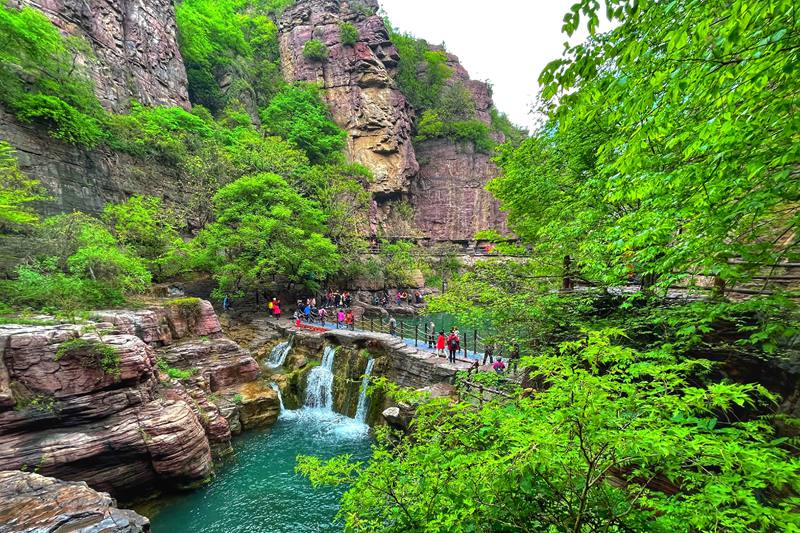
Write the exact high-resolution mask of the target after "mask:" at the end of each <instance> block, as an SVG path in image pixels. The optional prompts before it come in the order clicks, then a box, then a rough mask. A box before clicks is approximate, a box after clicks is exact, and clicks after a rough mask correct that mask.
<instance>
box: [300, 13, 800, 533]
mask: <svg viewBox="0 0 800 533" xmlns="http://www.w3.org/2000/svg"><path fill="white" fill-rule="evenodd" d="M606 5H607V7H608V10H607V14H608V16H609V17H611V18H613V19H615V20H617V21H618V25H617V26H616V28H615V29H613V30H611V31H609V32H608V33H606V34H597V33H596V32H595V29H596V27H597V21H598V19H599V16H600V15H599V13H598V9H599V6H598V4H597V3H596V2H591V1H588V0H587V1H582V2H579V3H577V4H576V5H575V7H574V8H573V9H572V10H571V11H570V13H569V14H568V15H567V16H566V18H565V26H564V29H565V31H566V32H567V33H570V34H571V33H573V32H574V31H575V30H576V29H577V28H578V26H579V24H580V22H581V21H584V20H585V21H587V25H588V27H589V29H590V32H591V37H590V38H589V39H588V40H587V42H585V43H582V44H580V45H577V46H575V47H572V48H570V49H568V50H567V52H566V55H565V57H564V58H562V59H560V60H557V61H555V62H553V63H551V64H550V65H549V66H548V67H547V68H546V69H545V71H544V72H543V73H542V76H541V81H542V83H543V87H544V89H543V92H542V106H543V110H544V111H545V112H546V113H547V117H548V118H547V121H546V123H545V124H544V125H543V126H542V128H541V129H540V130H539V131H537V132H536V133H535V135H534V136H533V137H532V138H531V139H529V140H525V141H524V142H523V143H522V144H521V145H520V146H519V147H513V146H505V147H503V148H501V151H500V154H499V156H498V157H497V162H498V164H499V165H500V166H501V168H502V169H503V175H502V176H501V177H500V178H498V179H496V180H495V181H494V182H492V183H491V184H490V190H491V191H492V192H493V193H494V194H495V195H496V196H497V197H498V198H499V199H500V200H501V202H502V203H503V206H504V208H505V209H506V210H507V211H508V212H509V221H510V223H511V225H512V228H513V230H514V231H515V233H516V234H517V235H518V236H519V237H520V239H521V242H520V244H519V245H515V246H514V247H508V246H507V245H503V244H501V243H498V248H497V249H498V250H503V247H504V246H506V247H507V248H506V249H507V250H508V251H513V252H514V253H515V254H518V255H528V256H529V258H530V260H520V261H514V262H511V261H502V260H497V259H495V260H488V261H486V262H484V263H482V264H478V265H477V266H476V267H475V269H473V270H471V271H470V272H467V273H465V274H463V275H462V276H460V277H459V278H458V279H457V280H455V281H453V282H452V283H450V286H449V290H448V292H447V294H446V295H444V296H443V297H442V298H439V299H437V300H435V301H434V302H433V303H432V305H431V310H439V311H448V312H451V313H455V314H457V315H458V316H459V318H460V320H461V322H462V323H466V324H487V323H488V324H490V325H491V329H492V330H493V331H494V332H495V334H494V335H493V339H490V340H493V341H495V342H496V343H497V344H498V346H499V347H501V348H502V349H503V350H504V351H505V352H506V353H508V351H509V350H510V349H511V348H512V344H513V343H514V342H518V343H519V346H520V350H521V352H522V355H523V358H522V362H521V366H522V367H524V368H526V370H525V372H524V373H523V377H522V384H521V387H525V389H524V390H520V391H519V393H518V395H517V396H515V397H514V398H512V399H511V400H502V399H500V400H498V401H495V402H491V403H489V404H488V405H483V406H477V405H472V404H470V403H468V402H461V403H451V402H447V401H430V402H424V401H423V402H422V403H420V405H419V406H418V411H417V418H416V419H415V422H414V425H413V426H412V428H411V434H410V435H401V434H394V435H391V436H390V435H388V434H387V432H383V433H380V434H379V436H378V441H379V445H378V446H377V448H376V450H375V455H374V457H373V460H372V462H370V463H369V464H368V465H364V464H353V463H350V462H348V461H346V460H345V459H342V458H338V459H336V460H334V461H331V462H329V463H327V464H326V463H321V462H319V461H316V460H308V459H303V458H301V460H300V462H299V470H300V471H302V472H303V473H305V474H306V475H308V476H309V478H310V479H311V480H312V482H314V483H323V482H325V483H330V482H333V483H340V482H344V483H352V486H351V488H350V489H349V491H348V492H347V493H346V495H345V497H344V499H343V508H342V511H341V515H340V516H341V517H342V518H343V519H344V521H345V522H346V524H347V527H348V528H350V529H352V530H358V531H431V530H447V531H481V530H508V531H573V532H578V531H669V532H673V531H687V532H688V531H794V530H796V529H797V528H798V527H800V523H799V522H798V515H797V508H798V505H799V504H800V501H798V498H797V494H798V492H799V491H800V485H799V484H798V479H800V476H798V474H799V473H800V462H798V459H797V456H798V448H797V445H798V440H797V437H796V435H797V434H798V427H800V424H798V420H797V419H796V418H793V417H794V416H796V414H797V411H796V405H795V404H793V403H792V400H791V399H789V401H788V402H787V403H786V404H785V405H784V406H781V402H782V401H783V399H781V398H779V397H778V396H777V395H776V394H775V393H774V392H771V391H768V390H767V388H766V387H765V386H764V385H768V386H770V387H773V390H774V389H781V387H785V383H784V382H783V381H782V379H781V378H782V377H785V376H786V373H787V369H796V368H797V352H796V335H797V334H798V332H799V331H800V330H799V329H798V323H799V322H800V320H799V318H800V316H799V315H798V309H797V297H798V294H797V292H796V290H792V289H791V286H790V285H789V286H787V285H786V284H782V283H780V282H781V281H782V280H780V279H777V280H776V279H775V276H772V273H774V272H775V271H776V270H777V269H780V268H782V266H781V265H785V264H787V263H795V262H797V261H798V259H800V249H799V248H798V240H797V233H798V225H800V218H799V217H798V215H799V214H800V209H799V208H798V193H800V191H799V190H798V183H799V182H798V180H797V164H798V161H799V160H800V157H798V156H800V153H798V147H797V143H796V136H797V127H796V126H797V120H796V114H797V113H796V109H795V107H796V93H797V68H798V67H797V65H798V64H800V62H798V59H800V58H799V57H798V50H800V46H798V43H799V42H800V33H799V32H798V29H797V25H796V23H795V20H796V18H797V12H796V10H797V6H796V5H794V3H792V2H790V1H779V2H757V3H755V4H754V3H752V2H744V1H734V2H701V1H694V0H688V1H685V2H624V1H616V0H610V1H608V2H606ZM423 118H424V117H423ZM777 278H780V276H777ZM578 283H580V284H581V285H582V286H583V287H585V290H579V291H576V290H574V287H575V285H576V284H578ZM559 289H566V290H559ZM676 292H677V293H679V294H680V295H681V296H682V297H681V298H675V294H676ZM743 296H746V298H744V297H743ZM744 372H748V374H747V375H746V376H743V373H744ZM776 375H779V376H781V378H778V377H776ZM756 383H761V384H756ZM795 385H796V384H795ZM787 392H788V393H789V394H791V393H792V389H791V388H789V390H788V391H787Z"/></svg>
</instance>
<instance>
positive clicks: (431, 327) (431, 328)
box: [425, 320, 436, 348]
mask: <svg viewBox="0 0 800 533" xmlns="http://www.w3.org/2000/svg"><path fill="white" fill-rule="evenodd" d="M425 333H426V334H427V336H428V348H433V347H434V339H435V337H436V324H434V323H433V320H431V321H430V322H429V323H428V329H427V331H426V332H425Z"/></svg>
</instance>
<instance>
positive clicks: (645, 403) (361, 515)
mask: <svg viewBox="0 0 800 533" xmlns="http://www.w3.org/2000/svg"><path fill="white" fill-rule="evenodd" d="M618 333H619V332H615V331H607V332H601V333H593V334H589V335H587V336H585V337H584V338H582V339H579V340H576V341H574V342H570V343H566V344H564V345H563V346H562V347H561V349H560V350H559V351H558V352H556V353H552V354H542V355H539V356H537V357H535V358H532V359H530V360H528V361H526V363H527V364H529V365H530V366H531V368H533V369H534V370H533V374H532V375H533V378H535V380H537V381H538V382H540V383H542V384H543V385H544V386H543V387H542V388H541V389H540V390H538V391H537V392H536V393H535V394H533V395H530V396H528V397H524V398H520V399H517V400H514V401H512V402H505V403H503V402H492V403H489V404H488V405H486V406H484V407H482V408H479V407H478V406H476V405H470V404H467V403H456V404H454V403H451V402H450V401H448V400H446V399H440V400H433V401H428V402H424V401H423V402H422V403H421V404H420V405H419V406H418V408H417V415H416V418H415V420H414V426H413V436H411V437H403V436H399V435H395V439H393V440H392V441H389V440H388V439H387V435H386V431H385V430H384V431H382V432H381V433H382V435H381V436H379V444H378V446H377V447H376V448H375V450H374V454H373V457H372V459H371V460H370V462H369V464H368V465H363V464H353V463H350V462H348V461H347V460H346V458H336V459H334V460H332V461H330V462H327V463H325V462H320V461H319V460H317V459H315V458H307V457H301V458H300V459H299V462H298V470H299V471H300V472H302V473H304V474H305V475H307V476H309V478H310V479H311V481H312V483H314V484H320V483H342V482H344V483H352V486H351V488H350V490H349V491H348V492H347V493H346V494H345V496H344V498H343V500H342V509H341V512H340V516H341V517H343V518H344V520H345V522H346V526H347V529H348V530H351V531H398V532H399V531H572V532H575V531H651V532H665V533H666V532H669V533H673V532H680V531H685V532H691V531H745V530H757V531H790V530H793V528H796V527H797V525H798V518H797V515H796V514H793V513H792V506H793V505H796V504H797V503H798V502H797V501H796V500H795V499H793V498H789V499H786V500H784V501H781V500H780V499H773V498H772V497H771V496H774V495H776V494H778V493H780V492H782V491H785V490H795V491H796V490H798V489H800V485H798V479H800V478H798V476H797V474H798V471H800V463H798V460H797V458H796V457H792V456H791V455H790V454H789V453H788V452H787V451H786V450H785V449H783V448H782V447H781V444H782V443H783V442H784V440H782V439H777V440H776V439H774V438H773V433H774V430H773V429H772V427H771V426H770V424H768V423H767V421H761V420H752V421H746V422H741V421H738V420H737V419H736V416H735V414H734V413H735V410H736V409H737V408H738V407H739V406H743V405H752V404H754V403H759V402H763V401H770V400H771V398H770V395H769V394H768V393H766V391H764V390H763V389H762V388H760V387H759V386H756V385H740V384H732V383H717V384H713V385H707V386H697V385H696V384H694V383H693V381H694V380H693V376H696V375H697V373H698V371H704V370H706V369H707V368H708V363H707V362H703V361H681V360H679V359H677V358H675V357H674V356H671V355H669V354H667V353H665V352H660V351H655V352H644V353H640V352H637V351H635V350H631V349H629V348H625V347H622V346H619V345H617V344H616V343H615V342H614V341H613V336H614V335H616V334H618ZM397 439H399V441H398V440H397ZM390 442H393V443H394V444H390Z"/></svg>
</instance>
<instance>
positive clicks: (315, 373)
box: [306, 346, 336, 411]
mask: <svg viewBox="0 0 800 533" xmlns="http://www.w3.org/2000/svg"><path fill="white" fill-rule="evenodd" d="M334 355H336V348H335V347H333V346H326V347H325V351H324V352H323V354H322V363H321V364H320V365H319V366H317V367H314V368H312V369H311V372H310V373H309V374H308V384H307V385H306V407H310V408H312V409H322V410H325V411H333V357H334Z"/></svg>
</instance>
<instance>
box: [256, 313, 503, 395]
mask: <svg viewBox="0 0 800 533" xmlns="http://www.w3.org/2000/svg"><path fill="white" fill-rule="evenodd" d="M253 324H254V325H256V326H257V327H259V329H261V328H262V327H263V328H271V329H277V330H278V331H280V332H281V333H282V334H283V335H284V336H291V335H294V336H296V337H297V336H301V337H321V338H328V339H336V341H337V344H355V343H357V342H358V341H364V340H369V341H373V342H377V343H380V344H382V345H383V346H385V348H386V349H387V351H388V352H392V353H394V354H396V355H399V356H402V357H403V358H405V359H406V360H405V364H407V365H408V366H409V367H412V366H417V365H418V364H423V365H426V366H429V367H431V368H429V369H427V370H426V371H424V373H425V374H429V375H431V376H434V375H435V376H438V377H440V378H441V377H449V379H450V380H452V379H453V378H454V377H455V373H456V372H457V371H459V370H468V369H469V368H470V367H471V366H472V363H473V360H467V359H457V360H456V363H455V364H453V363H450V362H448V361H447V358H446V357H438V356H437V355H436V354H435V353H434V352H433V351H432V350H429V349H428V348H427V347H425V348H419V347H414V346H413V345H409V344H408V343H407V342H406V341H404V340H403V339H400V338H398V337H395V336H392V335H389V334H388V333H377V332H372V331H363V330H354V331H350V330H346V329H335V328H333V329H332V328H324V331H321V329H322V328H321V327H320V326H319V324H313V325H312V324H302V325H301V326H300V327H297V326H296V324H295V321H294V320H289V319H280V320H274V319H271V318H268V317H264V318H259V319H256V320H254V321H253ZM411 342H412V343H413V340H412V341H411ZM480 370H491V367H490V366H488V365H486V366H482V367H480ZM415 373H419V371H416V372H415ZM436 382H437V380H436V379H434V380H432V381H431V383H430V384H435V383H436Z"/></svg>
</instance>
